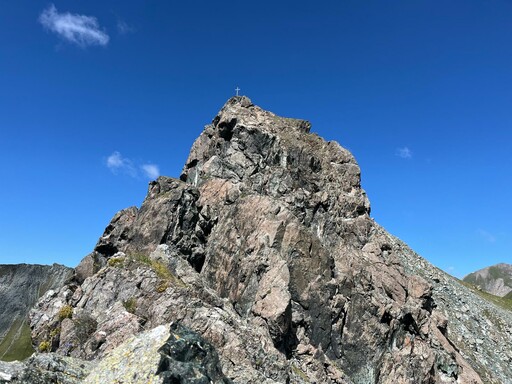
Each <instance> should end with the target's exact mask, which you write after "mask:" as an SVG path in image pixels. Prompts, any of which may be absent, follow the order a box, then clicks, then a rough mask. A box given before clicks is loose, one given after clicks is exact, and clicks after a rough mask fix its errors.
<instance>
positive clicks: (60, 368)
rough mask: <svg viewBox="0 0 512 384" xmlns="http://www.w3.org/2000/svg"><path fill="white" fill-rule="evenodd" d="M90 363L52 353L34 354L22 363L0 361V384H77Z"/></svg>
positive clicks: (87, 370) (84, 374) (86, 371)
mask: <svg viewBox="0 0 512 384" xmlns="http://www.w3.org/2000/svg"><path fill="white" fill-rule="evenodd" d="M92 365H93V364H92V363H90V362H87V361H82V360H78V359H73V358H71V357H65V356H59V355H57V354H54V353H45V354H39V355H36V354H34V355H33V356H31V357H29V358H28V359H26V360H25V361H24V362H22V363H20V362H17V361H16V362H13V363H5V362H1V361H0V384H7V383H9V384H77V383H81V382H82V380H83V379H84V378H85V377H86V375H87V374H88V373H89V371H90V370H91V368H92Z"/></svg>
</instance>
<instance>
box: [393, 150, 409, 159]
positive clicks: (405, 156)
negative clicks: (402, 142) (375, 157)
mask: <svg viewBox="0 0 512 384" xmlns="http://www.w3.org/2000/svg"><path fill="white" fill-rule="evenodd" d="M396 155H397V156H398V157H401V158H402V159H410V158H411V157H412V151H411V150H410V149H409V148H407V147H403V148H397V150H396Z"/></svg>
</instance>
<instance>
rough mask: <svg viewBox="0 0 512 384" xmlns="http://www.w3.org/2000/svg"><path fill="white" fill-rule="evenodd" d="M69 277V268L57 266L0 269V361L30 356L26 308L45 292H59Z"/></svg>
mask: <svg viewBox="0 0 512 384" xmlns="http://www.w3.org/2000/svg"><path fill="white" fill-rule="evenodd" d="M72 275H73V270H72V269H71V268H68V267H65V266H63V265H58V264H54V265H51V266H50V265H29V264H4V265H0V303H1V305H0V360H5V361H11V360H17V359H23V358H25V357H28V356H30V354H31V353H32V352H33V349H32V345H31V340H30V328H29V326H28V313H29V310H30V308H32V307H33V306H34V304H35V303H36V302H37V300H38V299H39V298H40V297H41V296H42V295H43V294H44V293H45V292H46V291H48V290H52V289H60V288H61V287H62V286H63V285H64V283H65V282H66V280H67V279H69V278H71V276H72Z"/></svg>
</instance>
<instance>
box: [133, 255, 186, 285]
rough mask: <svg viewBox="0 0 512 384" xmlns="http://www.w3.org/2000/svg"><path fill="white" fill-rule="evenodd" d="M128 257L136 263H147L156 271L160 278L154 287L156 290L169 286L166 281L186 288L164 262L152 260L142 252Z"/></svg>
mask: <svg viewBox="0 0 512 384" xmlns="http://www.w3.org/2000/svg"><path fill="white" fill-rule="evenodd" d="M129 258H130V259H131V260H133V261H135V262H137V263H140V264H145V265H147V266H148V267H150V268H151V269H152V270H153V271H154V272H155V273H156V275H157V276H158V277H159V278H160V280H161V281H160V283H159V284H158V286H157V287H156V288H155V289H156V291H157V292H160V293H161V292H164V291H165V290H166V289H167V288H168V287H169V284H166V283H170V284H173V285H176V286H178V287H182V288H187V284H185V283H184V282H183V280H181V279H180V278H179V277H177V276H175V275H174V274H173V273H172V271H171V270H170V269H169V267H168V266H167V265H166V264H165V263H164V262H162V261H159V260H152V259H151V258H150V257H149V256H147V255H144V254H133V255H130V256H129Z"/></svg>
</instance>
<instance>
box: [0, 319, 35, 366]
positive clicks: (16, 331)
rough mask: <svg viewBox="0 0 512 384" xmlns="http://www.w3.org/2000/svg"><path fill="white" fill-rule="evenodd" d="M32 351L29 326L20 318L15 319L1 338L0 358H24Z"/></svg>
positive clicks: (8, 359)
mask: <svg viewBox="0 0 512 384" xmlns="http://www.w3.org/2000/svg"><path fill="white" fill-rule="evenodd" d="M32 353H34V349H33V348H32V339H31V336H30V327H29V326H28V324H27V323H26V322H25V321H24V320H22V319H17V320H16V321H15V322H14V323H13V324H12V325H11V328H10V329H9V331H8V332H7V334H6V335H5V337H4V338H3V340H2V341H1V342H0V360H3V361H15V360H24V359H26V358H27V357H29V356H30V355H32Z"/></svg>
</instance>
